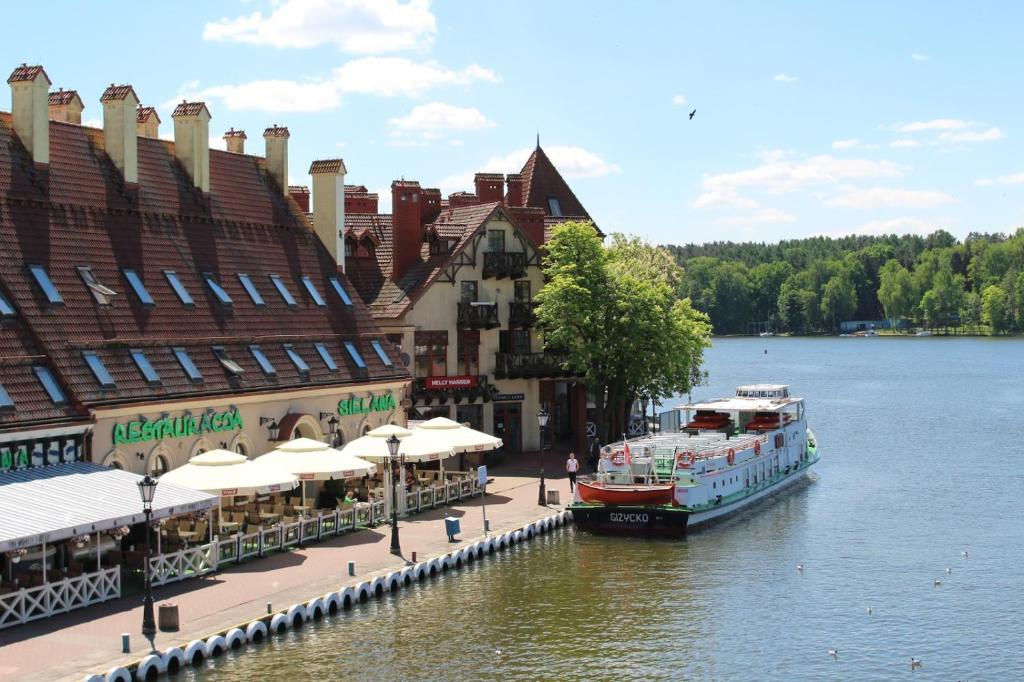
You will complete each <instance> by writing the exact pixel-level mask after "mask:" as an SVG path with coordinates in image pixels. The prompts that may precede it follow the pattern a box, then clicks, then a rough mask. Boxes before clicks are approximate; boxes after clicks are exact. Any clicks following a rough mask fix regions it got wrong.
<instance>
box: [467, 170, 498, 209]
mask: <svg viewBox="0 0 1024 682" xmlns="http://www.w3.org/2000/svg"><path fill="white" fill-rule="evenodd" d="M473 185H474V186H475V188H476V195H477V196H478V197H480V203H481V204H490V203H492V202H495V201H501V200H502V199H504V198H505V176H504V175H502V174H501V173H477V174H476V175H475V176H473Z"/></svg>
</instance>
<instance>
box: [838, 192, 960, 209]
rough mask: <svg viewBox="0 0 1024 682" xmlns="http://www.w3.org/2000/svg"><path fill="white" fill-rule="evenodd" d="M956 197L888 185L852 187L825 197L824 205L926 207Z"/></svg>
mask: <svg viewBox="0 0 1024 682" xmlns="http://www.w3.org/2000/svg"><path fill="white" fill-rule="evenodd" d="M955 201H956V199H955V198H953V197H952V196H951V195H949V194H947V193H946V192H940V191H936V190H919V189H895V188H890V187H872V188H869V189H854V190H848V191H845V192H843V193H842V194H840V195H838V196H835V197H832V198H831V199H827V200H826V201H825V205H826V206H842V207H845V208H880V207H882V206H905V207H908V208H926V207H929V206H939V205H941V204H950V203H953V202H955Z"/></svg>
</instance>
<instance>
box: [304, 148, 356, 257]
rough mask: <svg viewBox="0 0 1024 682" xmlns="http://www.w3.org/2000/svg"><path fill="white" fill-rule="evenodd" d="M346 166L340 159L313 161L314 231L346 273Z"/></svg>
mask: <svg viewBox="0 0 1024 682" xmlns="http://www.w3.org/2000/svg"><path fill="white" fill-rule="evenodd" d="M347 172H348V171H347V170H345V162H344V161H342V160H341V159H326V160H323V161H314V162H313V165H311V166H310V167H309V174H310V175H312V176H313V230H314V231H315V232H316V235H317V236H318V237H320V241H322V242H323V243H324V246H326V247H327V250H328V251H330V252H331V255H332V256H334V262H335V263H337V264H338V267H339V268H341V271H342V272H345V237H344V233H345V173H347Z"/></svg>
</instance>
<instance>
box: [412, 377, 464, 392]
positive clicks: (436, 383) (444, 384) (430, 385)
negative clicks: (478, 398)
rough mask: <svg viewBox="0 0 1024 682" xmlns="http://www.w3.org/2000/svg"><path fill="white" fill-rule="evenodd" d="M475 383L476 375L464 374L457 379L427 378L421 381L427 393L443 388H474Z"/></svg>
mask: <svg viewBox="0 0 1024 682" xmlns="http://www.w3.org/2000/svg"><path fill="white" fill-rule="evenodd" d="M476 383H477V377H476V375H474V374H465V375H462V376H457V377H427V378H426V379H424V380H423V387H424V388H425V389H427V390H428V391H436V390H440V389H445V388H476Z"/></svg>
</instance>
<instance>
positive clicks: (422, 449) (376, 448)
mask: <svg viewBox="0 0 1024 682" xmlns="http://www.w3.org/2000/svg"><path fill="white" fill-rule="evenodd" d="M391 436H396V437H397V438H398V439H399V440H400V441H401V445H399V446H398V454H399V455H401V456H403V457H405V461H406V462H436V461H438V460H442V459H447V458H448V457H452V456H453V455H455V451H454V450H452V446H451V445H448V444H447V443H445V442H444V441H443V440H441V439H439V438H437V437H436V436H434V435H433V434H431V433H429V432H426V431H410V430H409V429H403V428H402V427H400V426H394V425H392V424H388V425H386V426H380V427H378V428H376V429H374V430H373V431H369V432H367V434H366V435H365V436H362V437H361V438H356V439H355V440H353V441H351V442H349V443H348V445H346V446H345V447H343V448H342V449H341V452H342V454H346V455H353V456H355V457H359V458H362V459H366V460H369V461H371V462H386V461H387V460H388V459H390V457H391V453H390V452H389V451H388V438H390V437H391Z"/></svg>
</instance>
